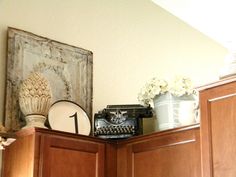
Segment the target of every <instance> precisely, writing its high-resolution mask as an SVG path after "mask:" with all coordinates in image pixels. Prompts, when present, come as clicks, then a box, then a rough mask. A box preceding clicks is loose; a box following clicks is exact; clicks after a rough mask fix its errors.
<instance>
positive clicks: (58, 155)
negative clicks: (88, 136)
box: [39, 136, 105, 177]
mask: <svg viewBox="0 0 236 177" xmlns="http://www.w3.org/2000/svg"><path fill="white" fill-rule="evenodd" d="M41 147H42V148H41V153H42V155H41V158H42V159H41V162H42V164H41V168H42V169H41V170H39V171H40V172H41V174H40V175H39V176H42V177H104V151H105V145H104V144H103V143H98V142H92V141H91V142H90V141H88V140H81V139H72V138H70V139H69V138H63V137H56V136H55V137H54V136H51V137H50V136H45V137H43V139H42V146H41Z"/></svg>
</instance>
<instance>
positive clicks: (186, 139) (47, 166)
mask: <svg viewBox="0 0 236 177" xmlns="http://www.w3.org/2000/svg"><path fill="white" fill-rule="evenodd" d="M17 135H18V137H19V138H18V139H17V140H16V141H15V142H14V143H13V144H11V145H10V146H8V147H7V148H6V150H5V151H4V154H3V159H4V161H3V163H4V165H3V177H85V176H86V177H131V176H132V177H179V176H181V177H200V144H199V143H200V142H199V124H196V125H191V126H186V127H181V128H176V129H172V130H167V131H162V132H155V133H152V134H150V135H144V136H137V137H132V138H130V139H125V140H119V141H112V140H101V139H98V138H94V137H87V136H81V135H75V134H71V133H65V132H59V131H53V130H46V129H40V128H32V129H26V130H21V131H19V132H18V133H17Z"/></svg>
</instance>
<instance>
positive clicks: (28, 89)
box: [19, 72, 52, 128]
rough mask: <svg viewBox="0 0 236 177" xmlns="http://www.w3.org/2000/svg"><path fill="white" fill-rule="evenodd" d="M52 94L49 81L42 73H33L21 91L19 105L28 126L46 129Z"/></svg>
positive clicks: (24, 82) (21, 87)
mask: <svg viewBox="0 0 236 177" xmlns="http://www.w3.org/2000/svg"><path fill="white" fill-rule="evenodd" d="M51 99H52V93H51V88H50V84H49V82H48V80H47V79H46V78H45V77H44V76H43V75H42V74H40V73H37V72H36V73H32V74H30V75H29V77H28V78H27V79H25V80H24V81H23V82H22V84H21V86H20V89H19V105H20V109H21V111H22V113H23V114H24V115H25V120H26V126H25V127H23V128H28V127H41V128H46V127H45V126H44V123H45V121H46V116H47V114H48V110H49V108H50V106H51Z"/></svg>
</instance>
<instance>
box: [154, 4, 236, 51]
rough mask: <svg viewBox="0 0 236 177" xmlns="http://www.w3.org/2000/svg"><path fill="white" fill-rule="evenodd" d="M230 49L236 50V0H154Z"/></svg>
mask: <svg viewBox="0 0 236 177" xmlns="http://www.w3.org/2000/svg"><path fill="white" fill-rule="evenodd" d="M152 1H153V2H154V3H156V4H157V5H159V6H160V7H162V8H163V9H165V10H167V11H169V12H170V13H172V14H173V15H175V16H177V17H178V18H180V19H181V20H183V21H185V22H186V23H188V24H189V25H191V26H192V27H194V28H196V29H198V30H199V31H201V32H202V33H204V34H205V35H207V36H209V37H211V38H212V39H214V40H215V41H217V42H219V43H220V44H222V45H223V46H224V47H226V48H228V49H230V48H231V49H232V48H233V49H235V50H236V20H235V18H236V9H235V7H236V1H235V0H152Z"/></svg>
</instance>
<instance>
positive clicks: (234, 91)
mask: <svg viewBox="0 0 236 177" xmlns="http://www.w3.org/2000/svg"><path fill="white" fill-rule="evenodd" d="M200 103H201V104H200V106H201V135H202V136H201V140H202V169H203V177H235V176H236V168H235V164H236V148H235V147H236V128H235V127H236V83H235V82H233V83H228V84H224V85H220V86H217V87H213V88H210V89H206V90H204V91H202V92H200Z"/></svg>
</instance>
